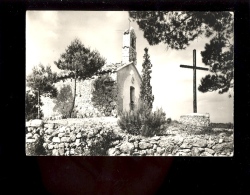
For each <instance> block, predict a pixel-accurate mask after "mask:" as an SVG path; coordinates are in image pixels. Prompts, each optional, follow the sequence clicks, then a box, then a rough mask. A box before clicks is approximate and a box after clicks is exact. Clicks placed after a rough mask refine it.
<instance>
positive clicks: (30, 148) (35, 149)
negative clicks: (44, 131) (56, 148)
mask: <svg viewBox="0 0 250 195" xmlns="http://www.w3.org/2000/svg"><path fill="white" fill-rule="evenodd" d="M43 143H44V139H43V137H39V138H37V140H36V141H35V142H34V143H28V144H26V155H27V156H45V155H47V152H46V150H45V148H44V147H43Z"/></svg>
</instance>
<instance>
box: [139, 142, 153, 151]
mask: <svg viewBox="0 0 250 195" xmlns="http://www.w3.org/2000/svg"><path fill="white" fill-rule="evenodd" d="M152 147H153V144H151V143H147V142H140V143H139V148H140V149H142V150H144V149H147V148H152Z"/></svg>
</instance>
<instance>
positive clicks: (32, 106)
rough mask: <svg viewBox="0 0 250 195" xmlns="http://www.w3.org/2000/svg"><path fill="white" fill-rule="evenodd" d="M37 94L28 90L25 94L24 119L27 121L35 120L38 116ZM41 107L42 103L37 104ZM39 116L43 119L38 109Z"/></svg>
mask: <svg viewBox="0 0 250 195" xmlns="http://www.w3.org/2000/svg"><path fill="white" fill-rule="evenodd" d="M37 103H38V94H37V93H32V92H31V91H30V90H28V91H26V94H25V118H26V120H27V121H29V120H31V119H35V118H37V116H38V113H37V112H38V107H37ZM39 104H40V106H42V105H43V104H42V102H40V103H39ZM40 116H41V117H43V113H42V110H41V109H40Z"/></svg>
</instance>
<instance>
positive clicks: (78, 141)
mask: <svg viewBox="0 0 250 195" xmlns="http://www.w3.org/2000/svg"><path fill="white" fill-rule="evenodd" d="M75 145H76V146H77V147H78V146H80V145H81V139H76V141H75Z"/></svg>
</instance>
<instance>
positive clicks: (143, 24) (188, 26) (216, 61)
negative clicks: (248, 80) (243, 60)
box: [129, 11, 234, 96]
mask: <svg viewBox="0 0 250 195" xmlns="http://www.w3.org/2000/svg"><path fill="white" fill-rule="evenodd" d="M129 17H130V18H131V19H132V20H133V21H136V22H137V24H138V26H139V28H140V30H142V31H143V33H144V38H145V39H146V40H147V41H148V43H149V44H150V45H157V44H159V43H163V44H166V46H167V48H171V49H175V50H182V49H186V48H187V47H188V46H189V44H190V43H191V42H192V41H194V40H195V39H196V38H198V37H206V38H209V43H207V44H206V45H205V48H204V51H202V52H201V56H202V62H203V63H204V64H205V65H206V66H209V67H210V68H209V71H210V73H211V74H209V75H206V76H205V77H204V78H202V79H201V84H200V85H199V87H198V90H199V91H201V92H203V93H206V92H208V91H217V90H218V92H219V94H223V93H225V92H228V91H229V89H233V87H234V59H233V56H234V55H233V51H234V43H233V39H234V33H233V32H234V29H233V27H234V17H233V12H227V11H222V12H209V11H205V12H190V11H129ZM229 96H231V95H230V94H229Z"/></svg>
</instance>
